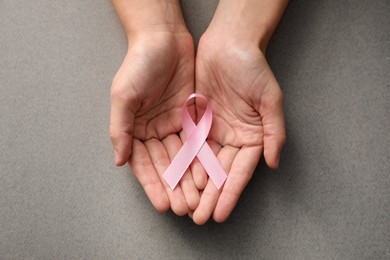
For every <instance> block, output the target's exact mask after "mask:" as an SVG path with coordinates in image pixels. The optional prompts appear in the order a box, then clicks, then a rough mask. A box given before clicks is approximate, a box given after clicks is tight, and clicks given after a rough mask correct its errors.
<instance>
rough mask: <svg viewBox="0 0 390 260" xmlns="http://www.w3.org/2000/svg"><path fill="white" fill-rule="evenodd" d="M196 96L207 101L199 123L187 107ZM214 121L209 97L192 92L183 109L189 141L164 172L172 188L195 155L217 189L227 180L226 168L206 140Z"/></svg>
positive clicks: (185, 131) (184, 124)
mask: <svg viewBox="0 0 390 260" xmlns="http://www.w3.org/2000/svg"><path fill="white" fill-rule="evenodd" d="M195 97H197V98H202V99H204V100H206V101H207V107H206V111H205V113H204V115H203V117H202V118H201V119H200V121H199V123H198V124H197V125H195V123H194V122H193V121H192V118H191V116H190V114H189V113H188V107H187V103H188V101H190V100H191V99H192V98H195ZM212 121H213V113H212V110H211V106H210V103H209V102H208V99H207V98H206V97H205V96H203V95H202V94H199V93H194V94H191V95H190V96H189V97H188V98H187V100H186V102H185V103H184V105H183V110H182V126H183V131H184V134H185V135H186V137H187V141H186V142H185V143H184V144H183V146H182V148H181V149H180V150H179V152H178V153H177V155H176V157H175V158H174V159H173V161H172V162H171V164H170V165H169V167H168V169H167V170H166V171H165V173H164V179H165V181H166V182H167V183H168V185H169V187H171V189H172V190H173V189H174V188H175V187H176V185H177V183H178V182H179V181H180V179H181V177H182V176H183V174H184V173H185V171H186V170H187V168H188V167H189V166H190V164H191V162H192V161H193V160H194V158H195V157H198V159H199V161H200V163H201V164H202V165H203V167H204V169H205V170H206V172H207V174H208V175H209V177H210V179H211V181H212V182H213V183H214V185H215V186H216V187H217V189H219V188H221V186H222V184H223V183H224V182H225V180H226V178H227V175H226V173H225V170H224V169H223V168H222V166H221V164H220V163H219V161H218V159H217V157H215V155H214V153H213V151H212V150H211V148H210V146H209V145H208V144H207V141H206V138H207V136H208V135H209V132H210V129H211V123H212Z"/></svg>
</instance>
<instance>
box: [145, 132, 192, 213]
mask: <svg viewBox="0 0 390 260" xmlns="http://www.w3.org/2000/svg"><path fill="white" fill-rule="evenodd" d="M145 146H146V149H147V150H148V152H149V154H150V158H151V159H152V162H153V165H154V168H155V169H156V171H157V173H158V175H159V177H160V181H161V183H162V184H163V185H164V187H165V190H166V193H167V194H168V198H169V201H170V204H171V209H172V211H173V212H174V213H175V214H176V215H178V216H183V215H185V214H187V212H188V206H187V203H186V200H185V197H184V195H183V192H182V190H181V187H180V186H176V188H175V189H174V190H171V188H170V187H169V186H168V184H167V183H166V182H165V180H164V177H163V174H164V172H165V170H166V169H167V168H168V166H169V164H170V163H171V161H170V160H169V156H168V153H167V150H166V149H165V146H164V145H163V143H162V142H161V141H159V140H157V139H151V140H148V141H146V142H145Z"/></svg>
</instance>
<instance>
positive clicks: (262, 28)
mask: <svg viewBox="0 0 390 260" xmlns="http://www.w3.org/2000/svg"><path fill="white" fill-rule="evenodd" d="M287 3H288V0H220V1H219V4H218V8H217V11H216V12H215V15H214V17H213V20H212V22H211V24H210V26H209V29H208V30H210V31H213V30H214V31H215V30H216V31H217V32H215V33H219V34H222V35H223V36H228V37H233V38H236V39H239V40H247V41H250V42H255V43H257V44H258V45H259V47H260V48H261V49H262V50H263V51H265V49H266V47H267V44H268V41H269V39H270V38H271V36H272V34H273V32H274V30H275V29H276V26H277V24H278V23H279V20H280V18H281V16H282V14H283V12H284V9H285V8H286V6H287Z"/></svg>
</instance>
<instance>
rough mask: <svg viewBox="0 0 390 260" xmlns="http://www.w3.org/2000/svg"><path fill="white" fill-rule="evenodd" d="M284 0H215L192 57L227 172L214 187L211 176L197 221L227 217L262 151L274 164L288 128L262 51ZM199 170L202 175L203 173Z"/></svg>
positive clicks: (214, 140)
mask: <svg viewBox="0 0 390 260" xmlns="http://www.w3.org/2000/svg"><path fill="white" fill-rule="evenodd" d="M286 4H287V2H286V1H274V0H272V1H267V0H262V1H233V0H225V1H224V0H222V1H220V3H219V6H218V8H217V11H216V13H215V15H214V18H213V21H212V22H211V24H210V26H209V28H208V29H207V31H206V32H205V34H204V35H203V36H202V38H201V40H200V43H199V46H198V53H197V57H196V91H197V92H200V93H203V94H204V95H206V96H207V97H208V98H209V99H210V102H211V105H212V107H213V116H214V121H213V127H212V129H211V132H210V134H209V138H208V140H209V142H212V143H213V146H214V150H215V152H216V153H217V158H218V159H219V161H220V162H221V164H222V166H223V167H224V169H225V171H226V172H227V173H228V178H227V180H226V182H225V184H224V186H223V188H222V189H220V190H217V189H216V187H215V186H214V185H213V184H212V182H211V180H208V181H207V184H206V187H201V186H198V189H200V190H202V189H203V188H204V190H203V193H202V197H201V200H200V203H199V206H198V207H197V209H196V210H195V211H194V212H193V213H192V212H190V216H192V218H193V220H194V222H195V223H197V224H204V223H206V222H207V220H208V219H209V218H210V217H211V216H212V217H213V219H214V220H215V221H217V222H223V221H225V220H226V219H227V218H228V216H229V215H230V213H231V212H232V210H233V209H234V207H235V205H236V203H237V201H238V199H239V197H240V195H241V193H242V191H243V189H244V188H245V186H246V185H247V184H248V182H249V180H250V179H251V177H252V174H253V171H254V169H255V168H256V165H257V163H258V161H259V159H260V156H261V155H262V154H264V157H265V160H266V162H267V164H268V166H269V167H271V168H277V167H278V165H279V157H280V152H281V149H282V146H283V144H284V143H285V139H286V133H285V125H284V115H283V95H282V92H281V90H280V87H279V85H278V83H277V81H276V79H275V76H274V74H273V73H272V71H271V68H270V67H269V65H268V63H267V61H266V59H265V56H264V53H265V49H266V46H267V43H268V40H269V38H270V37H271V35H272V32H273V31H274V29H275V27H276V25H277V23H278V21H279V19H280V16H281V14H282V11H283V10H284V8H285V6H286ZM200 172H201V170H198V171H197V172H194V174H197V175H202V176H204V178H206V173H204V172H203V173H200Z"/></svg>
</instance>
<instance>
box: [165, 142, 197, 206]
mask: <svg viewBox="0 0 390 260" xmlns="http://www.w3.org/2000/svg"><path fill="white" fill-rule="evenodd" d="M163 144H164V146H165V148H166V150H167V152H168V155H169V159H170V160H171V162H172V160H173V158H175V156H176V154H177V153H178V151H179V150H180V148H181V147H182V146H183V143H182V142H181V140H180V138H179V136H177V135H169V136H167V137H166V138H165V139H164V140H163ZM180 187H181V189H182V191H183V194H184V197H185V199H186V201H187V205H188V208H189V209H191V210H195V209H196V207H197V206H198V204H199V200H200V197H199V191H198V189H197V188H196V186H195V183H194V180H193V179H192V174H191V172H190V171H189V170H188V169H187V171H186V172H185V173H184V175H183V177H182V178H181V180H180Z"/></svg>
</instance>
